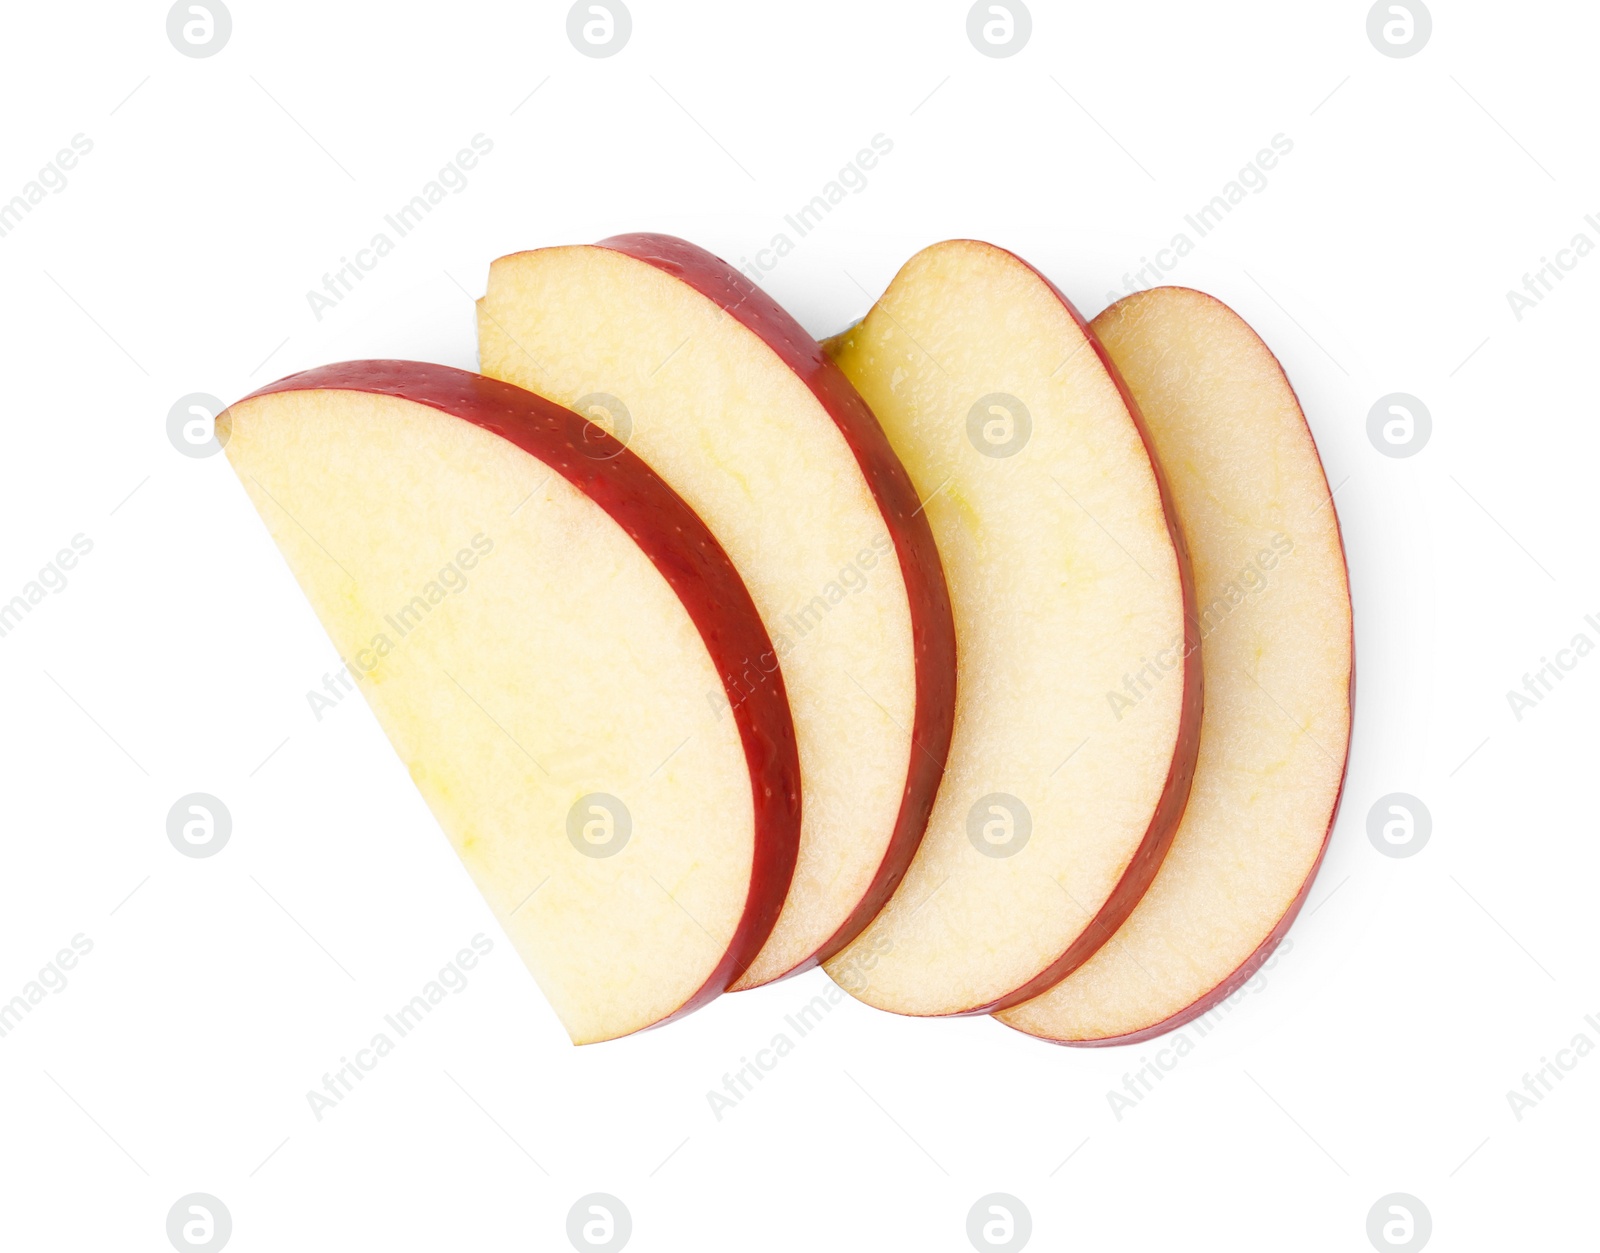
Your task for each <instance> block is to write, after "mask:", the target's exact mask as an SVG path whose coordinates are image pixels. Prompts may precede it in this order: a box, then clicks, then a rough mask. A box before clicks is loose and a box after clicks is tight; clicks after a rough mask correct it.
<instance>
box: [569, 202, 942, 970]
mask: <svg viewBox="0 0 1600 1253" xmlns="http://www.w3.org/2000/svg"><path fill="white" fill-rule="evenodd" d="M598 246H599V247H601V248H609V249H611V250H612V251H614V252H620V253H623V254H624V255H626V256H629V257H632V258H634V259H635V260H636V261H643V262H645V263H646V264H648V265H653V266H655V267H656V268H657V269H658V270H661V271H663V272H664V273H666V274H670V275H671V276H672V277H674V278H676V279H678V280H679V281H681V282H683V283H686V284H688V285H689V286H690V287H692V288H693V289H694V290H695V291H697V292H699V293H700V294H701V295H702V296H704V297H706V298H707V299H708V300H711V301H713V302H714V303H715V304H717V305H718V306H719V307H720V308H721V309H722V310H723V311H724V312H725V313H727V314H728V315H729V316H730V317H732V318H733V319H734V320H736V321H737V322H739V323H740V324H741V325H742V326H744V327H746V328H747V329H748V330H750V331H752V332H753V333H754V334H755V335H757V336H758V337H759V338H760V339H761V340H762V341H763V342H764V343H765V344H766V345H767V347H769V348H770V349H772V351H773V352H775V353H777V355H778V357H779V359H780V360H782V361H783V363H784V364H785V365H786V366H788V367H789V368H790V369H791V370H793V371H794V372H795V374H797V375H799V377H800V379H801V381H803V382H804V383H805V384H806V386H807V387H809V388H810V389H811V392H812V394H813V395H814V396H816V398H817V400H818V401H819V402H820V403H821V404H822V407H823V409H824V410H826V411H827V413H828V415H829V416H830V417H832V418H833V420H834V422H835V423H836V424H837V426H838V427H839V430H840V432H841V433H842V434H843V435H844V438H845V442H846V443H847V444H848V445H849V446H850V450H851V452H852V453H854V454H855V458H856V463H857V464H858V465H859V466H860V467H861V472H862V474H863V476H864V477H865V478H866V480H867V485H868V487H869V489H870V490H871V492H872V494H873V498H874V499H875V500H876V501H877V504H878V509H879V512H880V513H881V514H882V515H883V521H884V524H885V526H886V527H887V528H888V531H889V536H890V538H891V539H892V540H893V542H894V548H895V554H896V556H897V558H898V559H899V562H900V572H901V575H902V577H903V578H904V579H905V584H906V593H907V595H908V597H909V598H910V603H911V632H912V639H913V643H914V648H915V653H916V702H917V709H916V715H915V717H914V719H913V722H912V727H911V740H912V752H911V760H910V762H909V763H908V766H907V772H906V785H905V790H904V792H903V793H902V794H901V801H900V812H899V815H898V817H897V819H896V822H895V828H894V833H893V835H892V836H891V837H890V840H889V844H888V847H887V849H886V850H885V852H884V857H883V860H882V862H880V863H879V866H878V870H877V873H876V874H875V875H874V877H873V880H872V883H871V885H870V886H869V887H868V889H867V892H866V895H864V896H863V897H862V898H861V900H860V901H859V902H858V903H857V905H856V907H855V909H854V910H853V911H852V912H851V913H850V915H849V917H848V918H846V919H845V921H844V923H843V924H842V925H841V926H840V927H839V928H838V930H836V931H835V932H834V933H833V935H832V936H830V937H829V938H828V940H827V942H826V943H824V944H823V945H822V947H821V948H820V949H818V950H817V952H815V953H814V954H812V955H811V956H810V957H809V958H807V959H806V960H804V961H802V962H800V963H799V964H798V965H796V966H794V967H793V968H792V969H790V970H789V971H787V972H786V973H785V974H784V975H782V976H780V978H788V977H790V976H792V975H796V974H799V973H801V972H802V971H805V970H809V969H811V967H813V966H816V965H819V964H820V963H822V962H824V961H827V960H828V959H829V958H830V957H832V956H833V955H834V954H835V953H837V952H839V950H841V949H842V948H844V947H845V946H846V945H847V944H849V943H850V941H851V940H853V939H855V938H856V936H858V935H860V934H861V932H862V931H863V930H864V929H865V928H866V926H867V924H868V923H869V922H871V921H872V919H873V918H874V917H875V916H876V915H877V913H878V911H879V910H880V909H882V908H883V906H884V904H885V903H886V902H887V901H888V899H889V897H890V896H891V895H892V894H893V893H894V890H895V888H897V887H899V885H900V880H901V879H902V878H903V877H904V875H905V872H906V868H907V867H908V866H909V865H910V864H911V859H912V857H914V856H915V855H916V851H917V848H918V846H919V845H920V844H921V843H922V836H923V832H924V831H925V830H926V829H927V825H928V815H929V813H930V812H931V811H932V809H933V799H934V794H935V793H936V792H937V791H938V788H939V780H940V778H941V777H942V776H943V774H944V764H945V758H946V756H947V755H948V753H949V751H950V735H951V731H952V728H953V727H954V724H955V701H956V632H955V619H954V617H953V616H952V614H951V609H950V593H949V591H948V589H947V588H946V587H945V581H944V567H943V566H942V565H941V564H940V561H939V552H938V549H937V548H936V547H935V546H934V542H933V531H932V529H931V528H930V527H929V526H928V520H927V517H926V516H925V515H924V514H923V512H922V502H921V501H920V500H918V499H917V492H916V488H915V487H914V486H913V485H912V483H911V476H910V475H908V474H907V473H906V470H905V467H904V466H903V465H901V464H900V458H899V457H898V456H896V455H895V452H894V450H893V449H892V448H891V447H890V446H889V440H888V437H887V436H885V435H884V433H883V428H882V427H881V426H879V425H878V419H877V418H876V417H874V416H873V413H872V410H871V409H870V408H868V407H867V402H866V401H864V400H863V399H862V398H861V396H860V394H859V393H858V392H857V391H856V389H855V387H854V386H852V385H851V383H850V381H849V380H848V379H847V378H845V376H844V372H843V371H842V370H840V369H839V367H838V366H837V365H835V364H834V363H833V361H832V359H831V358H829V357H828V356H827V355H826V354H825V353H824V352H823V351H822V347H821V345H820V344H818V343H817V341H816V340H815V339H813V338H812V337H811V335H810V334H808V333H807V331H806V329H805V328H804V327H802V326H801V325H800V324H799V323H798V322H796V321H795V320H794V318H793V317H791V316H790V315H789V313H788V312H786V311H785V310H784V309H783V308H782V307H781V306H780V305H779V304H778V303H777V302H776V301H774V300H773V299H772V297H770V296H768V295H767V294H766V293H765V292H763V291H762V290H761V288H759V287H758V286H756V284H755V283H753V282H751V281H750V279H748V278H747V277H745V276H744V275H743V274H741V273H739V271H738V270H736V269H734V268H733V267H732V266H730V265H729V264H728V263H727V262H726V261H724V260H722V259H721V258H720V257H717V256H714V255H713V254H711V253H709V252H707V251H705V249H703V248H697V247H696V246H695V245H693V244H691V243H688V242H687V241H685V240H682V239H679V238H677V237H676V236H673V235H656V234H649V233H642V234H632V235H616V236H613V237H612V238H610V239H604V240H601V241H600V243H599V245H598ZM774 982H775V980H774Z"/></svg>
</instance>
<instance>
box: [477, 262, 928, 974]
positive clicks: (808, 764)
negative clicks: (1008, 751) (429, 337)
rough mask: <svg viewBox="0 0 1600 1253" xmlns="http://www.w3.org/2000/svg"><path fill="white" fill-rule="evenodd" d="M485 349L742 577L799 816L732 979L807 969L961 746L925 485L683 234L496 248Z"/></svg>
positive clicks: (876, 880)
mask: <svg viewBox="0 0 1600 1253" xmlns="http://www.w3.org/2000/svg"><path fill="white" fill-rule="evenodd" d="M478 350H479V357H480V359H481V361H482V364H483V369H484V372H485V373H487V374H490V375H493V376H494V377H496V378H503V379H506V380H508V381H510V382H513V383H517V384H520V385H522V386H525V387H528V388H531V389H532V390H535V391H538V392H540V393H542V394H544V395H547V396H552V397H554V398H555V399H557V400H559V401H561V402H562V403H564V404H568V405H571V406H573V407H574V408H576V409H578V410H579V411H580V412H584V413H587V414H591V415H593V416H594V417H595V418H596V420H597V421H598V420H604V421H606V422H607V423H608V424H609V425H610V427H611V429H613V430H614V431H616V432H617V433H618V434H619V435H622V436H623V437H624V442H626V443H627V444H628V445H629V447H630V448H632V449H633V450H634V451H635V452H637V453H638V454H639V455H640V456H641V457H643V458H644V459H645V460H646V461H648V462H649V463H650V465H651V466H652V467H654V468H655V470H656V471H657V472H658V473H660V475H661V476H662V478H664V479H665V480H666V481H667V482H668V483H670V484H671V485H672V487H673V488H674V489H675V490H676V491H677V492H678V493H679V495H681V496H682V497H683V498H684V500H686V501H687V502H688V503H689V505H690V507H691V508H693V509H694V510H695V512H696V513H698V514H699V515H700V516H701V517H702V518H704V519H705V521H706V524H707V526H709V527H710V529H711V532H712V534H714V535H715V536H716V537H717V540H718V541H719V542H720V543H721V544H722V546H723V548H725V549H726V550H727V552H728V555H729V556H730V557H731V558H732V559H733V563H734V565H735V567H736V568H737V569H738V570H739V573H740V574H741V575H742V576H743V577H744V581H745V584H746V585H747V586H748V587H749V589H750V594H751V596H752V598H753V599H754V600H755V603H756V607H757V608H758V609H759V610H760V612H761V616H762V620H763V621H764V622H765V623H766V627H767V631H768V633H769V634H770V635H771V636H772V640H773V644H774V646H775V650H776V659H775V660H774V659H773V658H763V659H761V660H762V662H763V664H762V665H761V666H759V667H752V668H751V669H750V670H749V671H748V672H746V673H745V674H743V675H742V676H741V680H742V681H743V683H744V684H745V690H746V691H749V690H754V689H756V688H759V687H760V686H762V685H763V684H764V683H767V682H770V681H772V680H773V679H775V677H776V675H777V673H778V668H779V667H780V666H781V669H782V673H783V677H784V680H785V682H786V684H787V687H788V692H789V700H790V705H791V709H792V711H793V715H794V723H795V734H796V737H797V740H798V743H799V749H800V769H801V779H802V788H803V797H802V799H803V807H802V827H801V837H800V854H799V861H798V864H797V866H796V868H795V875H794V883H793V886H792V887H791V888H790V891H789V897H788V900H787V901H786V902H785V903H784V907H783V912H782V914H781V915H780V916H779V918H778V924H777V926H776V927H775V928H774V929H773V932H772V937H771V939H770V940H768V942H767V945H766V947H765V948H764V949H763V950H762V952H761V953H760V954H759V955H758V956H757V957H756V959H755V961H754V962H753V963H752V964H751V966H750V968H749V970H747V971H745V972H743V975H742V977H741V978H740V979H739V980H737V981H736V982H735V984H734V985H733V986H734V987H735V988H747V987H754V986H756V985H757V984H761V983H766V982H770V981H771V980H774V979H778V978H781V977H783V976H785V975H788V974H793V973H796V972H798V971H800V970H804V969H807V968H808V967H810V966H812V965H814V964H815V963H816V962H817V961H818V960H819V959H820V958H825V957H828V956H830V955H831V954H832V953H833V952H835V951H837V950H838V949H839V948H841V947H842V946H843V945H844V944H846V943H847V942H848V941H850V940H851V939H852V938H854V936H855V935H856V934H857V933H858V932H859V931H860V930H861V928H862V927H863V926H865V925H866V923H867V922H868V920H870V919H871V917H872V916H873V915H874V914H875V913H876V912H877V910H878V908H879V907H880V906H881V905H882V904H883V902H884V901H885V900H886V899H888V896H889V894H890V892H892V891H893V890H894V887H895V885H896V884H897V883H899V881H900V877H901V875H902V874H903V873H904V871H905V867H906V866H907V864H908V863H909V861H910V858H911V855H912V854H913V853H914V852H915V850H916V847H917V843H918V841H919V840H920V839H921V838H922V833H923V830H924V828H925V826H926V824H927V817H928V810H929V807H930V806H931V804H932V801H933V794H934V790H935V788H936V787H937V786H938V781H939V773H940V770H941V769H942V767H943V765H944V758H945V751H946V748H947V747H948V744H949V739H950V725H951V719H952V716H953V710H954V699H955V698H954V689H955V635H954V629H953V627H952V625H951V619H950V605H949V599H948V596H947V593H946V591H945V586H944V576H943V574H942V572H941V570H940V566H939V555H938V552H937V550H936V549H935V548H934V543H933V537H932V534H931V533H930V532H929V529H928V524H927V520H926V519H925V518H924V517H923V516H922V514H921V511H920V506H919V503H918V500H917V496H916V493H915V492H914V490H913V489H912V486H911V481H910V479H908V478H907V476H906V473H905V471H904V469H903V468H902V467H901V465H900V463H899V461H898V460H897V459H896V457H895V455H894V453H893V452H892V451H891V450H890V447H889V444H888V442H887V441H886V440H885V439H884V436H883V432H882V430H881V429H880V428H879V426H878V424H877V422H876V420H875V419H874V418H873V416H872V413H871V412H870V411H869V410H868V409H867V407H866V406H865V405H864V404H863V403H862V401H861V398H860V397H859V396H858V395H857V394H856V393H855V391H854V389H852V388H851V386H850V384H849V383H848V382H847V381H846V380H845V378H844V376H843V375H842V374H840V373H839V370H838V368H837V367H835V366H834V365H833V363H832V362H830V361H829V360H828V359H827V357H826V356H824V355H823V353H822V350H821V348H820V347H819V346H818V345H817V343H816V341H815V340H813V339H812V338H811V337H810V336H809V335H808V334H806V332H805V331H804V329H802V328H801V326H800V325H799V324H798V323H797V322H795V320H794V319H793V318H791V317H790V316H789V315H788V314H787V313H785V312H784V311H783V310H782V309H781V308H779V307H778V306H777V305H776V304H775V303H774V302H773V301H772V300H771V299H770V298H769V297H768V296H766V295H765V294H763V293H762V292H761V290H760V289H759V288H757V287H756V286H754V284H752V283H751V282H750V281H749V280H748V279H746V278H745V277H744V276H743V275H741V274H739V273H738V272H737V271H735V270H733V269H732V268H731V267H729V266H728V265H727V264H726V263H724V262H722V261H720V260H718V259H717V258H716V257H714V256H712V255H711V254H710V253H708V252H704V251H702V250H701V249H699V248H696V247H694V246H693V245H691V244H688V243H685V242H684V241H683V240H681V239H674V238H672V237H671V236H667V235H623V236H619V237H617V238H615V239H608V240H606V241H604V242H603V243H601V244H598V245H595V246H592V247H588V246H586V247H569V248H544V249H540V250H538V251H534V252H522V253H516V254H514V255H512V256H507V257H501V258H500V259H499V260H498V261H496V262H495V263H494V264H493V266H491V267H490V270H489V284H488V291H487V293H486V294H485V295H484V297H483V299H482V300H481V301H479V302H478ZM707 695H708V696H716V697H717V699H718V701H719V703H720V692H716V693H713V692H708V693H707ZM735 703H737V700H735Z"/></svg>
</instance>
